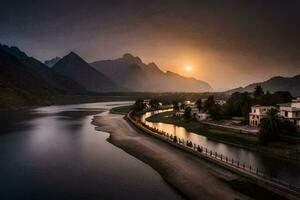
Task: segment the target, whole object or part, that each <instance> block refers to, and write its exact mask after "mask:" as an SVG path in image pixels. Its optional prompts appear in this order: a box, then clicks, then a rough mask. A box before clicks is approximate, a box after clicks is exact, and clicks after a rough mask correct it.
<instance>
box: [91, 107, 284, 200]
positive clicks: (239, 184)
mask: <svg viewBox="0 0 300 200" xmlns="http://www.w3.org/2000/svg"><path fill="white" fill-rule="evenodd" d="M92 123H93V124H94V125H96V126H97V128H96V129H97V130H103V131H107V132H109V133H110V137H109V139H108V141H109V142H111V143H112V144H114V145H115V146H118V147H120V148H121V149H123V150H124V151H126V152H128V153H129V154H131V155H133V156H135V157H137V158H139V159H140V160H142V161H143V162H145V163H147V164H148V165H150V166H151V167H153V168H154V169H155V170H156V171H157V172H159V174H160V175H161V176H162V177H163V178H164V180H165V181H166V182H168V183H169V184H170V185H171V186H173V187H174V188H175V189H176V190H177V191H179V192H180V193H181V194H183V195H184V196H185V197H186V198H188V199H251V198H253V199H264V200H266V199H283V198H282V197H280V196H277V195H275V194H273V193H271V192H269V191H267V190H264V189H262V188H260V187H257V186H256V185H253V184H251V183H249V182H247V181H246V180H244V179H242V178H241V177H240V176H238V175H236V174H234V173H231V172H229V171H227V170H225V169H223V168H221V167H219V166H217V165H215V164H212V163H210V162H207V161H205V160H202V159H200V158H198V157H195V156H193V155H192V154H189V153H187V152H185V151H182V150H179V149H176V148H174V147H172V146H171V145H168V144H166V143H164V142H162V141H160V140H157V139H155V138H153V137H150V136H148V135H145V134H143V132H140V131H139V130H137V129H135V128H134V127H132V126H130V125H129V124H128V123H127V122H126V121H125V120H124V119H123V116H120V115H113V114H108V113H107V114H106V115H103V116H96V117H94V119H93V122H92ZM250 197H251V198H250Z"/></svg>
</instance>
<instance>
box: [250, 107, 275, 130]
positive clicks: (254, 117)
mask: <svg viewBox="0 0 300 200" xmlns="http://www.w3.org/2000/svg"><path fill="white" fill-rule="evenodd" d="M271 108H274V107H273V106H261V105H254V106H252V107H251V112H250V113H249V125H250V126H259V124H260V121H261V119H263V118H264V117H266V114H267V111H268V110H270V109H271Z"/></svg>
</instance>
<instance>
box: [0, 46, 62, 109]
mask: <svg viewBox="0 0 300 200" xmlns="http://www.w3.org/2000/svg"><path fill="white" fill-rule="evenodd" d="M57 94H59V92H58V91H57V90H56V89H55V88H53V87H52V85H51V84H49V83H48V82H47V81H45V80H44V79H43V78H42V77H40V76H36V74H35V73H33V71H32V70H31V69H30V68H28V67H27V66H26V65H24V64H23V63H22V62H21V61H20V60H19V59H18V58H16V57H15V56H13V55H11V54H10V53H8V52H6V51H3V50H2V49H0V107H1V108H3V107H10V106H28V105H37V104H40V103H42V102H44V101H46V100H47V99H48V98H49V97H51V96H53V95H57Z"/></svg>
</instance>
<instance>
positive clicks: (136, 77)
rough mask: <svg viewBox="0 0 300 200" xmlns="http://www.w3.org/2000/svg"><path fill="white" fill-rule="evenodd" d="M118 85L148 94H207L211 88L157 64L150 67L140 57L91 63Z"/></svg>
mask: <svg viewBox="0 0 300 200" xmlns="http://www.w3.org/2000/svg"><path fill="white" fill-rule="evenodd" d="M91 65H92V66H93V67H94V68H95V69H96V70H98V71H99V72H102V73H103V74H105V75H106V76H107V77H109V78H110V79H111V80H113V81H114V82H115V83H116V84H117V85H122V86H124V87H126V88H129V89H131V90H133V91H146V92H205V91H210V90H212V88H211V86H210V85H209V84H208V83H206V82H204V81H200V80H196V79H194V78H186V77H183V76H180V75H179V74H176V73H173V72H166V73H165V72H163V71H161V70H160V69H159V67H158V66H157V65H156V64H155V63H149V64H148V65H147V64H145V63H143V62H142V60H141V59H140V58H139V57H134V56H132V55H131V54H125V55H124V56H123V57H122V58H119V59H116V60H103V61H96V62H93V63H91Z"/></svg>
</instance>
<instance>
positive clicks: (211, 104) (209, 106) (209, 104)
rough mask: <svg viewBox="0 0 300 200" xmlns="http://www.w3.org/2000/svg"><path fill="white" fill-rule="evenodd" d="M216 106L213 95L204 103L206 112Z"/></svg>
mask: <svg viewBox="0 0 300 200" xmlns="http://www.w3.org/2000/svg"><path fill="white" fill-rule="evenodd" d="M215 104H216V103H215V97H214V96H213V95H210V96H209V97H208V98H207V100H206V101H205V102H204V109H205V111H207V112H209V111H210V110H211V109H212V108H213V107H214V106H215Z"/></svg>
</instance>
